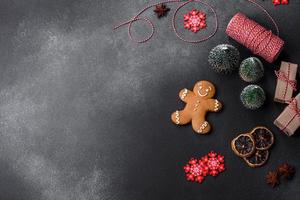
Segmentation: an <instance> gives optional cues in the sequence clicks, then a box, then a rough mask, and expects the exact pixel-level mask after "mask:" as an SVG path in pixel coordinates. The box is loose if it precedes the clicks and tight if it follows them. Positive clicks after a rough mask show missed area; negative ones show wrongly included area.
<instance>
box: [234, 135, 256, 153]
mask: <svg viewBox="0 0 300 200" xmlns="http://www.w3.org/2000/svg"><path fill="white" fill-rule="evenodd" d="M231 148H232V150H233V152H234V153H235V154H236V155H237V156H239V157H242V158H244V157H247V156H250V155H252V154H253V153H254V151H255V143H254V139H253V137H252V136H251V135H249V134H240V135H239V136H237V137H236V138H234V139H233V140H232V141H231Z"/></svg>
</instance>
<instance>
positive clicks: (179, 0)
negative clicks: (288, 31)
mask: <svg viewBox="0 0 300 200" xmlns="http://www.w3.org/2000/svg"><path fill="white" fill-rule="evenodd" d="M246 1H248V2H250V3H253V4H254V5H256V6H258V7H259V8H260V9H261V10H262V11H263V12H265V13H266V14H267V16H268V18H270V20H271V21H272V22H273V24H274V25H275V27H276V30H277V33H278V34H279V30H278V26H277V24H276V22H275V21H274V19H273V18H272V17H271V16H270V14H269V13H268V11H267V10H265V9H264V8H263V7H262V6H261V5H259V4H258V3H257V2H255V0H246ZM191 2H197V3H200V4H202V5H204V6H206V7H208V8H209V10H210V11H211V12H212V13H213V16H214V18H215V22H214V24H215V27H214V29H213V31H212V33H211V34H210V35H208V36H206V37H203V38H201V39H198V40H188V39H185V38H183V37H182V36H181V35H179V33H178V31H177V27H176V24H175V18H176V16H177V13H178V11H179V10H180V9H181V8H182V7H184V6H186V5H187V4H189V3H191ZM166 3H181V4H180V5H179V6H178V7H177V8H176V10H175V11H174V13H173V17H172V21H171V22H172V28H173V31H174V33H175V35H176V36H177V37H178V38H179V39H180V40H182V41H184V42H187V43H200V42H204V41H207V40H209V39H210V38H211V37H213V36H214V35H215V34H216V32H217V30H218V18H217V13H216V11H215V9H214V8H213V7H212V6H211V5H210V4H208V3H205V2H203V1H201V0H185V1H184V0H165V1H161V2H158V3H155V4H152V5H149V6H147V7H145V8H144V9H142V10H141V11H140V12H139V13H138V14H137V15H135V16H134V17H133V18H132V19H130V20H128V21H126V22H124V23H122V24H120V25H118V26H116V27H115V28H114V30H116V29H118V28H120V27H122V26H125V25H128V36H129V38H130V40H132V41H134V42H137V43H145V42H147V41H149V40H150V39H151V38H152V37H153V35H154V30H155V26H154V24H153V23H152V22H151V21H150V20H149V19H148V18H146V17H141V15H142V14H143V13H144V12H145V11H146V10H148V9H149V8H151V7H154V6H156V5H159V4H166ZM140 20H143V21H145V22H147V23H148V24H149V26H150V28H151V32H150V34H149V35H148V36H147V37H145V38H144V39H142V40H136V39H134V38H133V36H132V33H131V29H132V24H133V23H134V22H136V21H140ZM263 35H264V36H265V37H266V38H269V40H271V39H272V37H271V36H272V34H271V33H269V34H267V35H265V34H263ZM260 43H261V42H260ZM260 43H258V44H256V43H250V44H249V45H253V49H254V51H255V52H258V53H259V52H261V51H263V50H264V49H261V48H259V47H260ZM264 45H265V46H267V44H264Z"/></svg>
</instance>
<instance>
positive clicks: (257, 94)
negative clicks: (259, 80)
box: [240, 85, 266, 110]
mask: <svg viewBox="0 0 300 200" xmlns="http://www.w3.org/2000/svg"><path fill="white" fill-rule="evenodd" d="M240 98H241V101H242V103H243V105H244V106H245V107H246V108H248V109H251V110H256V109H258V108H260V107H261V106H262V105H263V104H264V103H265V100H266V94H265V92H264V90H263V89H262V88H261V87H260V86H258V85H248V86H247V87H245V88H244V89H243V91H242V93H241V96H240Z"/></svg>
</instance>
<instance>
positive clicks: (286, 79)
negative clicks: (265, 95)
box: [274, 62, 298, 103]
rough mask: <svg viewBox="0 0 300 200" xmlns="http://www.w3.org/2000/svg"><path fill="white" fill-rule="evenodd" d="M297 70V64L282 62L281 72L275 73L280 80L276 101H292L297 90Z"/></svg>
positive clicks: (277, 86) (276, 91)
mask: <svg viewBox="0 0 300 200" xmlns="http://www.w3.org/2000/svg"><path fill="white" fill-rule="evenodd" d="M297 69H298V65H297V64H293V63H289V62H281V66H280V70H279V71H276V72H275V73H276V75H277V78H278V79H277V85H276V90H275V97H274V101H276V102H280V103H287V102H288V101H290V100H291V98H292V96H293V92H294V91H295V90H296V75H297Z"/></svg>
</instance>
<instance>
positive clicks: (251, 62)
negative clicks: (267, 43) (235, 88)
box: [239, 57, 264, 83]
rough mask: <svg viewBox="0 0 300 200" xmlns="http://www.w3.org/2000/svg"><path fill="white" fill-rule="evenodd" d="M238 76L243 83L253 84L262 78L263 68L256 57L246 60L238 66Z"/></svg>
mask: <svg viewBox="0 0 300 200" xmlns="http://www.w3.org/2000/svg"><path fill="white" fill-rule="evenodd" d="M239 74H240V77H241V78H242V79H243V80H244V81H246V82H248V83H254V82H257V81H259V80H260V79H261V78H262V77H263V76H264V66H263V64H262V62H261V61H260V60H259V59H258V58H256V57H250V58H246V59H245V60H243V61H242V63H241V65H240V70H239Z"/></svg>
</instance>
